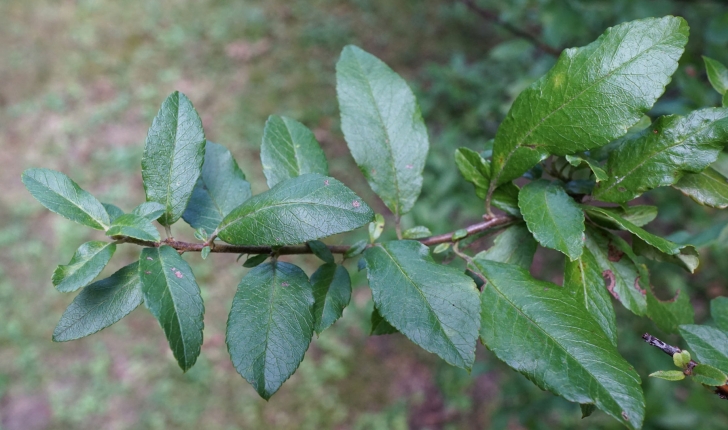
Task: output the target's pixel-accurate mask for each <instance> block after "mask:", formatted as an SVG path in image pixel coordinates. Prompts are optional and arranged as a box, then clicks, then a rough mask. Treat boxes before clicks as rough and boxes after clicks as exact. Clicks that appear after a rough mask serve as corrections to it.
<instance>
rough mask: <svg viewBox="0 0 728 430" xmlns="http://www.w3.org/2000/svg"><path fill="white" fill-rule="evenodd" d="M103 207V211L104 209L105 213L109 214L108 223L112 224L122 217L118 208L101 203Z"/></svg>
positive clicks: (122, 212)
mask: <svg viewBox="0 0 728 430" xmlns="http://www.w3.org/2000/svg"><path fill="white" fill-rule="evenodd" d="M101 204H102V205H103V206H104V209H106V213H107V214H109V221H110V222H114V220H115V219H116V218H118V217H120V216H122V215H124V211H123V210H121V209H120V208H119V207H118V206H116V205H113V204H111V203H101Z"/></svg>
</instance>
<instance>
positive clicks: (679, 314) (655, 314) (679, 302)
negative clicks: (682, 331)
mask: <svg viewBox="0 0 728 430" xmlns="http://www.w3.org/2000/svg"><path fill="white" fill-rule="evenodd" d="M647 316H648V317H649V318H650V319H651V320H652V321H654V322H655V324H657V327H659V328H660V330H662V331H664V332H665V333H677V330H678V326H679V325H681V324H692V323H693V322H694V317H695V312H694V311H693V306H692V305H691V304H690V299H689V298H688V295H687V294H684V293H683V294H680V291H678V292H677V294H675V297H674V298H672V299H671V300H667V301H664V302H663V301H661V300H659V299H658V298H657V297H655V295H654V293H651V294H647Z"/></svg>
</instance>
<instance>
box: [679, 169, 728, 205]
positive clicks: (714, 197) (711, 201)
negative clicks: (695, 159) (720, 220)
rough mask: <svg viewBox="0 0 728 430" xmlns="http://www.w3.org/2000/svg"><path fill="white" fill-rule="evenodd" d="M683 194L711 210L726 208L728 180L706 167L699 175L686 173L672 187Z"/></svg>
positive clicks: (727, 203)
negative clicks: (711, 208)
mask: <svg viewBox="0 0 728 430" xmlns="http://www.w3.org/2000/svg"><path fill="white" fill-rule="evenodd" d="M673 188H677V189H678V190H680V191H682V193H683V194H685V195H686V196H688V197H690V198H691V199H693V200H695V201H696V202H698V203H700V204H701V205H705V206H710V207H713V208H719V209H725V208H727V207H728V178H726V177H725V176H723V175H721V174H720V173H718V171H716V170H715V169H713V168H710V167H708V168H707V169H705V170H703V171H702V172H700V173H686V174H685V175H683V177H682V178H680V180H679V181H678V182H677V183H676V184H674V185H673Z"/></svg>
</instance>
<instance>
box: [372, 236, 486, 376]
mask: <svg viewBox="0 0 728 430" xmlns="http://www.w3.org/2000/svg"><path fill="white" fill-rule="evenodd" d="M364 258H365V259H366V262H367V276H368V279H369V287H370V288H371V290H372V295H373V298H374V304H375V306H376V308H377V309H378V310H379V312H380V313H381V315H382V316H383V317H384V318H385V319H386V320H387V321H388V322H389V323H390V324H391V325H392V326H393V327H395V328H396V329H397V330H399V332H400V333H402V334H404V335H405V336H407V337H408V338H409V339H410V340H411V341H412V342H414V343H416V344H417V345H419V346H421V347H422V348H424V349H425V350H427V351H429V352H432V353H435V354H437V355H439V356H440V357H441V358H442V359H443V360H445V361H447V362H448V363H450V364H452V365H453V366H458V367H462V368H465V369H470V368H471V367H472V365H473V361H474V360H475V342H476V340H477V338H478V328H479V326H480V317H479V311H478V291H477V289H476V288H475V283H474V282H473V280H472V279H470V277H468V276H467V275H465V274H463V273H462V272H460V271H459V270H457V269H454V268H451V267H447V266H442V265H439V264H437V263H435V261H434V260H433V259H432V257H431V256H430V250H429V248H427V247H426V246H425V245H423V244H421V243H419V242H416V241H413V240H399V241H395V242H387V243H383V244H381V245H378V246H374V247H371V248H369V249H367V250H366V251H365V252H364Z"/></svg>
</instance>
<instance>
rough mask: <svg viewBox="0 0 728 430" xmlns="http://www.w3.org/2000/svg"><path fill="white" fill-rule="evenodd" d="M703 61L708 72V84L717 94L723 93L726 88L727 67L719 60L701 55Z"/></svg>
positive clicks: (727, 87) (727, 84) (727, 83)
mask: <svg viewBox="0 0 728 430" xmlns="http://www.w3.org/2000/svg"><path fill="white" fill-rule="evenodd" d="M703 61H704V62H705V71H706V72H707V73H708V80H709V81H710V85H712V86H713V88H714V89H715V90H716V91H718V93H719V94H725V93H726V90H728V69H726V68H725V66H724V65H723V64H721V63H720V62H719V61H716V60H714V59H712V58H708V57H706V56H703Z"/></svg>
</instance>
